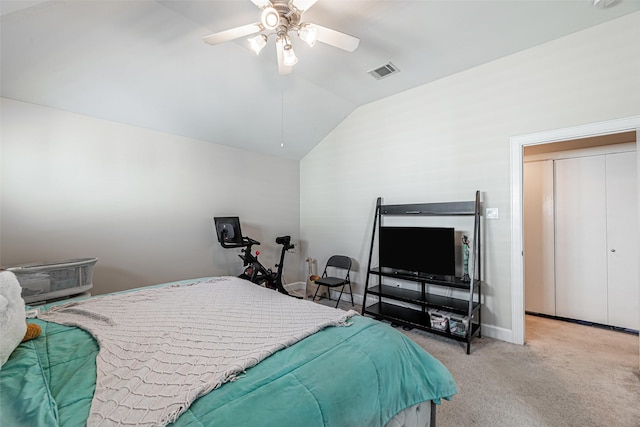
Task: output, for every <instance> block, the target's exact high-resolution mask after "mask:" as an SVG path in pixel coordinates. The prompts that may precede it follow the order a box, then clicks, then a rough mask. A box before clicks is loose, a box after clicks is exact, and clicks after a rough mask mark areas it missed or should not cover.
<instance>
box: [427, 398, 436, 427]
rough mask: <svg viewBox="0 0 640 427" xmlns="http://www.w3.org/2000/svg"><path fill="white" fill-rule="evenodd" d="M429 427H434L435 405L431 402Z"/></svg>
mask: <svg viewBox="0 0 640 427" xmlns="http://www.w3.org/2000/svg"><path fill="white" fill-rule="evenodd" d="M429 427H436V404H435V402H434V401H433V400H432V401H431V421H430V422H429Z"/></svg>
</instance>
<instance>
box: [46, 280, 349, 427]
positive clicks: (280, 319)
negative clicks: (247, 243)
mask: <svg viewBox="0 0 640 427" xmlns="http://www.w3.org/2000/svg"><path fill="white" fill-rule="evenodd" d="M354 314H356V313H355V312H354V311H350V312H348V313H347V312H344V311H341V310H336V309H333V308H329V307H325V306H322V305H318V304H314V303H311V302H309V301H301V300H296V299H294V298H291V297H288V296H285V295H282V294H279V293H277V292H274V291H272V290H269V289H265V288H261V287H259V286H256V285H254V284H251V283H249V282H247V281H244V280H241V279H238V278H235V277H222V278H216V279H211V280H207V281H201V282H193V283H185V284H179V285H173V286H168V287H162V288H148V289H143V290H140V291H135V292H128V293H121V294H114V295H107V296H103V297H95V298H92V299H88V300H84V301H78V302H71V303H67V304H63V305H60V306H55V307H52V308H51V309H50V310H49V311H47V312H45V313H42V314H40V316H39V317H40V318H41V319H43V320H48V321H53V322H56V323H61V324H64V325H71V326H79V327H81V328H83V329H85V330H87V331H89V332H90V333H91V334H92V335H93V336H94V338H95V339H96V340H97V341H98V344H99V346H100V352H99V354H98V357H97V360H96V364H97V381H96V391H95V394H94V397H93V401H92V404H91V411H90V415H89V419H88V423H87V425H88V426H113V425H123V426H124V425H135V426H164V425H166V424H168V423H170V422H173V421H175V419H176V418H177V417H178V416H179V415H180V414H182V413H183V412H184V411H185V410H186V409H187V408H188V407H189V405H191V403H192V402H193V401H194V400H195V399H197V398H198V397H199V396H202V395H204V394H206V393H208V392H209V391H211V390H213V389H215V388H217V387H219V386H221V385H222V384H224V383H225V382H228V381H232V380H234V379H235V378H236V375H237V374H238V373H241V372H243V371H244V370H246V369H247V368H250V367H252V366H254V365H256V364H257V363H258V362H260V361H261V360H263V359H265V358H266V357H268V356H270V355H271V354H273V353H274V352H276V351H278V350H280V349H282V348H284V347H287V346H290V345H292V344H294V343H296V342H297V341H299V340H301V339H303V338H305V337H307V336H309V335H311V334H313V333H315V332H317V331H319V330H321V329H322V328H324V327H327V326H330V325H343V324H345V322H346V320H347V319H348V318H349V317H351V316H353V315H354ZM70 351H73V349H70Z"/></svg>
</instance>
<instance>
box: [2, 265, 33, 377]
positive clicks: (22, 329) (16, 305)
mask: <svg viewBox="0 0 640 427" xmlns="http://www.w3.org/2000/svg"><path fill="white" fill-rule="evenodd" d="M21 295H22V288H21V287H20V283H18V279H17V278H16V275H15V274H13V273H12V272H10V271H0V368H2V365H4V364H5V362H6V361H7V359H9V356H11V353H13V350H15V348H16V347H17V346H18V345H19V344H20V342H21V341H22V339H23V338H24V334H25V333H26V332H27V322H26V319H25V313H24V300H23V299H22V296H21Z"/></svg>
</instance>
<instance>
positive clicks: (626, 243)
mask: <svg viewBox="0 0 640 427" xmlns="http://www.w3.org/2000/svg"><path fill="white" fill-rule="evenodd" d="M636 174H637V170H636V153H634V152H630V153H617V154H607V156H606V175H607V183H606V191H607V256H608V266H609V270H608V285H609V289H608V290H609V292H608V301H607V303H608V310H609V321H608V322H607V324H609V325H613V326H621V327H624V328H631V329H635V330H637V329H639V319H638V306H639V301H640V290H639V288H640V278H639V277H638V276H639V274H638V256H639V251H638V238H637V236H638V213H637V212H638V202H637V200H638V199H637V197H638V193H637V189H636V182H637V181H636Z"/></svg>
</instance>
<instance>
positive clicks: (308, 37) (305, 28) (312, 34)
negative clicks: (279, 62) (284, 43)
mask: <svg viewBox="0 0 640 427" xmlns="http://www.w3.org/2000/svg"><path fill="white" fill-rule="evenodd" d="M298 36H299V37H300V38H301V39H302V40H304V41H305V42H306V43H307V44H308V45H309V46H311V47H313V46H314V45H315V44H316V41H317V40H318V28H317V27H314V26H313V25H311V24H303V25H301V26H300V29H299V30H298Z"/></svg>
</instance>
